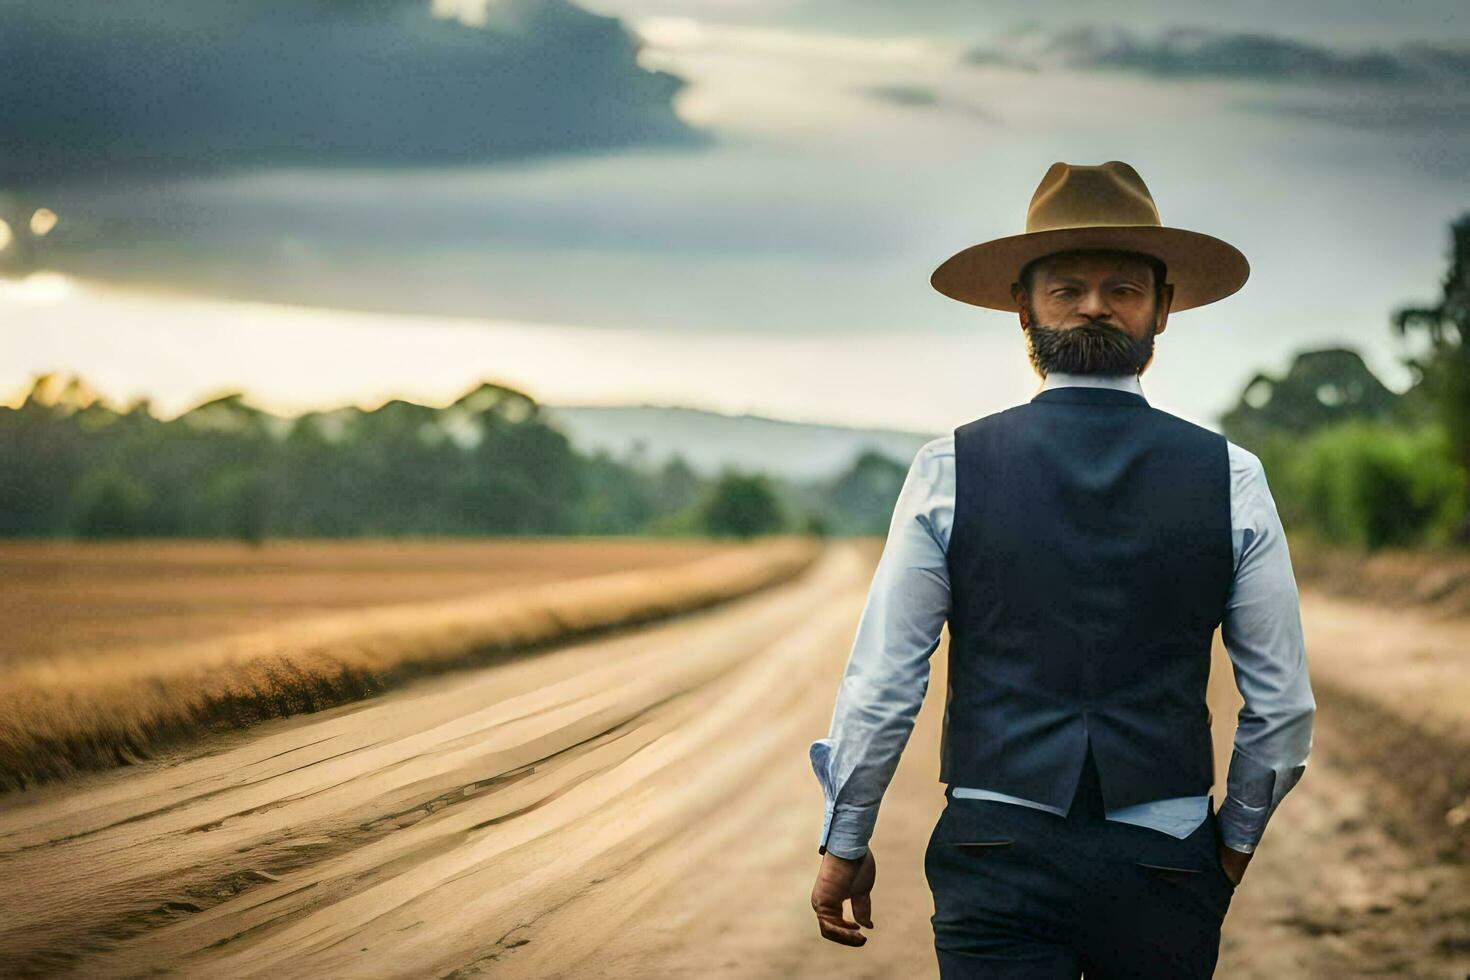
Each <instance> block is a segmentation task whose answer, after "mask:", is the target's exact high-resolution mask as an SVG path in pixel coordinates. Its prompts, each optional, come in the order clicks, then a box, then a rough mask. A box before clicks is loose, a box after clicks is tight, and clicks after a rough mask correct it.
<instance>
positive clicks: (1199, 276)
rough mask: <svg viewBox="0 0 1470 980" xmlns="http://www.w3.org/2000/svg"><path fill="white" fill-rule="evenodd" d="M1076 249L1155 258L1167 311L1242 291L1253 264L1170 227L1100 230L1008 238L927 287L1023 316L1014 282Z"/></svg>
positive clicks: (961, 255)
mask: <svg viewBox="0 0 1470 980" xmlns="http://www.w3.org/2000/svg"><path fill="white" fill-rule="evenodd" d="M1074 248H1113V249H1125V250H1127V251H1130V252H1143V253H1146V254H1148V255H1155V256H1158V258H1160V259H1162V260H1163V261H1164V263H1165V264H1166V265H1167V266H1168V281H1169V282H1171V283H1173V284H1174V302H1173V304H1172V305H1171V306H1170V307H1169V312H1171V313H1175V312H1178V311H1180V310H1188V309H1193V308H1194V307H1196V306H1204V305H1206V304H1207V303H1213V302H1215V301H1217V300H1221V299H1224V298H1225V297H1226V296H1229V295H1230V294H1231V293H1234V292H1235V291H1237V290H1238V289H1240V287H1241V286H1244V285H1245V281H1246V279H1247V278H1248V277H1249V276H1250V263H1249V262H1247V261H1246V258H1245V256H1244V255H1242V254H1241V252H1240V250H1239V249H1237V248H1236V247H1235V246H1234V245H1231V244H1230V243H1229V242H1224V241H1221V240H1220V239H1218V238H1215V237H1214V236H1212V235H1206V234H1203V233H1201V232H1197V231H1189V230H1187V229H1185V228H1170V227H1169V226H1167V225H1097V226H1094V227H1084V228H1056V229H1053V230H1051V231H1034V232H1029V233H1027V234H1022V235H1010V236H1007V237H1005V238H996V239H993V240H992V241H988V242H981V243H980V244H978V245H971V246H970V247H969V248H966V249H963V250H961V251H959V252H956V253H955V254H954V255H951V256H950V257H949V258H947V259H945V260H944V261H943V262H941V263H940V264H939V267H938V268H937V269H935V270H934V272H933V274H932V275H930V277H929V284H930V285H931V286H933V287H934V288H935V289H937V290H939V292H941V293H943V294H944V295H945V296H948V297H949V298H950V299H957V300H959V301H960V302H961V303H969V304H971V305H972V306H983V307H985V308H986V309H991V310H1004V311H1006V312H1010V313H1015V312H1018V311H1019V309H1020V307H1018V306H1017V305H1016V303H1015V301H1014V300H1013V299H1011V283H1013V282H1015V281H1016V278H1017V277H1018V276H1019V275H1020V274H1021V267H1022V266H1024V265H1025V264H1026V263H1027V262H1030V261H1031V260H1032V259H1035V258H1039V257H1040V256H1043V255H1049V254H1051V253H1052V252H1062V251H1067V250H1069V249H1074Z"/></svg>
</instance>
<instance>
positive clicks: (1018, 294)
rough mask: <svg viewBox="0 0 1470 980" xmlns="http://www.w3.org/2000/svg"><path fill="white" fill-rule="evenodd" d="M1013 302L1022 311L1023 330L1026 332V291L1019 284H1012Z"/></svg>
mask: <svg viewBox="0 0 1470 980" xmlns="http://www.w3.org/2000/svg"><path fill="white" fill-rule="evenodd" d="M1011 300H1012V301H1013V302H1015V304H1016V307H1017V309H1019V310H1020V313H1021V329H1022V330H1025V329H1026V327H1027V325H1028V324H1027V322H1026V290H1024V289H1022V288H1021V284H1020V283H1019V282H1013V283H1011Z"/></svg>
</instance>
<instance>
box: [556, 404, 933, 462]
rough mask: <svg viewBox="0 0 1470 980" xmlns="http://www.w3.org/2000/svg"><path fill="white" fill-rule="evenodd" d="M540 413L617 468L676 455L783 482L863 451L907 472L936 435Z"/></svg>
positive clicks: (687, 412) (656, 409) (740, 419)
mask: <svg viewBox="0 0 1470 980" xmlns="http://www.w3.org/2000/svg"><path fill="white" fill-rule="evenodd" d="M542 413H543V417H545V418H547V420H548V421H550V422H551V424H553V425H555V426H556V427H557V428H559V429H561V430H562V431H563V432H565V433H566V434H567V437H568V438H570V439H571V441H572V445H573V446H574V447H575V448H576V449H577V450H578V451H579V452H584V453H591V452H595V451H597V450H601V451H603V452H606V453H607V454H608V455H609V456H611V457H613V458H614V459H617V460H619V461H622V462H625V463H629V462H633V463H636V462H640V461H642V462H647V463H648V464H649V465H654V466H657V465H659V464H661V463H663V462H664V461H665V460H667V459H668V458H669V457H671V456H673V455H675V454H678V455H680V456H683V457H684V461H685V462H686V463H688V464H689V466H690V468H691V469H693V470H694V471H695V472H696V473H699V474H700V475H701V476H713V475H715V474H717V473H718V472H719V471H720V470H721V469H722V468H724V467H732V468H735V469H742V470H748V471H755V470H759V471H762V472H765V473H769V474H771V475H773V476H778V477H783V478H785V479H788V480H825V479H830V478H833V477H836V476H838V475H840V474H841V473H843V472H844V471H846V470H847V469H848V468H849V467H851V466H852V464H853V461H854V460H855V459H857V457H858V456H860V455H861V454H862V453H863V452H865V451H867V450H872V451H874V452H877V453H880V454H882V455H884V456H888V457H890V458H892V459H893V460H895V461H897V462H898V463H900V464H902V466H903V468H904V469H905V470H907V469H908V464H909V463H910V462H911V461H912V460H913V458H914V454H915V453H916V452H918V449H919V447H920V446H922V445H923V444H924V443H926V442H928V441H929V440H930V439H932V438H934V437H935V436H936V435H938V434H939V433H922V432H905V431H901V430H897V429H857V428H849V427H846V426H837V425H816V424H811V423H806V422H787V421H782V420H781V419H772V418H765V417H762V416H759V415H721V414H720V413H718V412H708V411H703V410H700V409H693V408H680V407H676V406H659V405H607V406H603V405H544V404H543V405H542Z"/></svg>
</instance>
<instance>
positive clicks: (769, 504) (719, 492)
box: [703, 471, 784, 538]
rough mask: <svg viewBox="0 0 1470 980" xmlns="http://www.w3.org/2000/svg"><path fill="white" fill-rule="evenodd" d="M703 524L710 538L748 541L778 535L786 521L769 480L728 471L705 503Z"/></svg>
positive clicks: (760, 476) (756, 475)
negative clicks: (746, 539) (717, 537)
mask: <svg viewBox="0 0 1470 980" xmlns="http://www.w3.org/2000/svg"><path fill="white" fill-rule="evenodd" d="M703 523H704V527H705V530H706V531H707V532H708V533H710V534H714V535H726V534H733V535H736V536H738V537H741V538H749V537H751V536H753V535H757V534H769V533H772V532H775V531H779V530H780V529H781V527H782V525H783V524H784V521H783V520H782V517H781V509H780V506H779V504H778V503H777V499H776V492H775V490H774V489H773V488H772V487H771V482H770V480H769V478H767V477H766V476H764V475H763V474H752V475H748V476H747V475H745V474H742V473H738V472H734V471H726V472H725V473H722V474H721V475H720V478H719V480H718V481H717V482H716V483H715V486H714V489H713V490H712V491H711V493H710V495H709V498H708V499H707V500H706V502H705V505H704V510H703Z"/></svg>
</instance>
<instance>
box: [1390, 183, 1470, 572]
mask: <svg viewBox="0 0 1470 980" xmlns="http://www.w3.org/2000/svg"><path fill="white" fill-rule="evenodd" d="M1450 239H1451V243H1450V266H1449V269H1448V271H1447V272H1446V273H1445V277H1444V281H1443V283H1442V284H1441V292H1440V299H1439V302H1438V303H1436V304H1435V305H1433V306H1406V307H1402V308H1400V309H1398V310H1395V311H1394V313H1393V321H1392V322H1393V327H1394V330H1395V331H1396V332H1397V333H1398V334H1399V335H1400V336H1402V337H1408V336H1410V335H1416V336H1417V335H1422V336H1423V337H1425V338H1426V339H1427V341H1428V348H1427V350H1425V351H1424V352H1423V353H1422V354H1418V355H1411V356H1409V357H1406V358H1405V359H1404V363H1405V364H1406V365H1407V366H1408V367H1409V369H1410V370H1411V371H1413V372H1414V375H1415V385H1414V390H1415V391H1416V392H1422V394H1423V397H1424V399H1425V400H1426V401H1427V402H1428V403H1429V404H1430V405H1431V406H1432V407H1433V410H1434V413H1435V415H1436V417H1437V418H1438V420H1439V422H1440V423H1441V424H1442V425H1443V426H1444V429H1445V434H1446V435H1447V436H1448V438H1449V442H1450V452H1451V453H1452V455H1453V458H1454V460H1455V463H1456V465H1457V466H1458V467H1459V468H1460V470H1461V472H1463V473H1465V474H1467V476H1470V212H1466V213H1465V214H1463V215H1461V216H1460V217H1459V218H1458V219H1457V220H1456V221H1454V222H1453V223H1451V225H1450ZM1457 536H1458V538H1459V539H1460V541H1461V542H1463V543H1470V505H1467V507H1466V511H1465V514H1464V516H1463V518H1462V520H1461V522H1460V528H1459V531H1458V534H1457Z"/></svg>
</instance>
